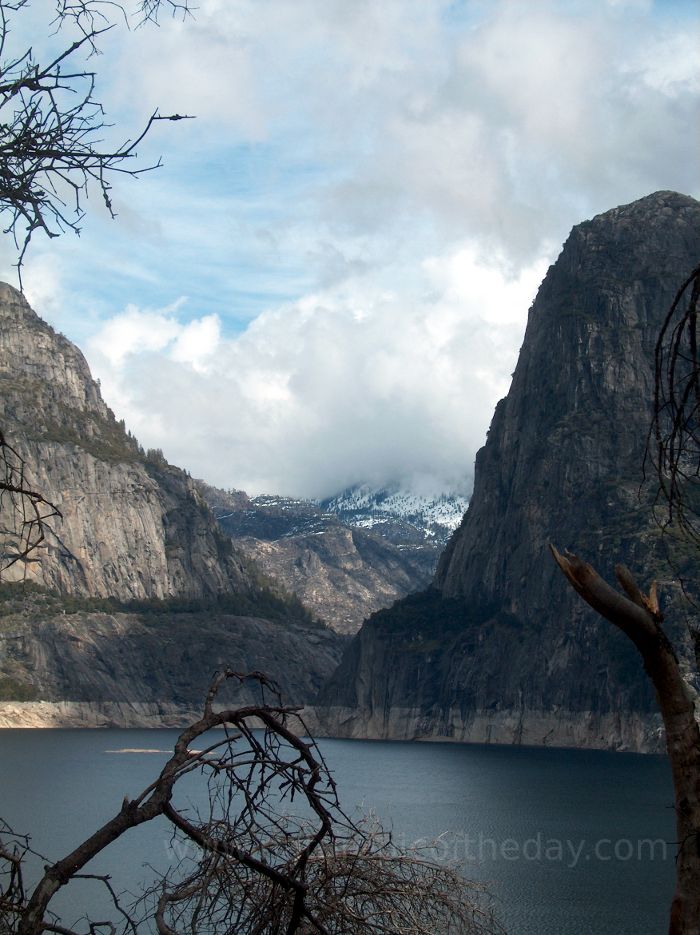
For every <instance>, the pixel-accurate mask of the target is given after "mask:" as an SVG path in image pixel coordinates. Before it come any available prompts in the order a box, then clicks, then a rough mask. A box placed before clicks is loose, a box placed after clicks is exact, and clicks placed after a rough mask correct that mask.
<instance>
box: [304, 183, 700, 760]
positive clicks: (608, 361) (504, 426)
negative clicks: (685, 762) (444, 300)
mask: <svg viewBox="0 0 700 935" xmlns="http://www.w3.org/2000/svg"><path fill="white" fill-rule="evenodd" d="M699 255H700V203H698V202H696V201H695V200H693V199H692V198H689V197H685V196H683V195H679V194H676V193H672V192H658V193H656V194H654V195H650V196H648V197H646V198H643V199H641V200H640V201H637V202H634V203H633V204H630V205H626V206H623V207H619V208H616V209H614V210H612V211H608V212H607V213H605V214H602V215H599V216H597V217H595V218H594V219H593V220H591V221H587V222H585V223H583V224H579V225H578V226H576V227H575V228H574V229H573V230H572V232H571V234H570V236H569V238H568V240H567V241H566V243H565V245H564V247H563V250H562V252H561V255H560V256H559V258H558V260H557V262H556V263H555V264H554V266H552V267H551V268H550V270H549V272H548V273H547V276H546V278H545V280H544V282H543V283H542V286H541V288H540V290H539V292H538V295H537V297H536V299H535V302H534V304H533V306H532V308H531V310H530V314H529V319H528V325H527V331H526V334H525V339H524V343H523V346H522V350H521V353H520V357H519V360H518V364H517V367H516V370H515V373H514V375H513V382H512V386H511V389H510V391H509V393H508V396H507V397H506V398H505V399H503V400H501V402H500V403H499V404H498V406H497V408H496V411H495V414H494V417H493V421H492V423H491V428H490V430H489V433H488V438H487V441H486V444H485V446H484V447H483V448H482V449H481V450H480V451H479V453H478V455H477V459H476V472H475V487H474V492H473V495H472V499H471V501H470V505H469V509H468V511H467V513H466V515H465V517H464V519H463V521H462V524H461V526H460V527H459V529H458V530H457V531H456V533H455V534H454V536H453V537H452V539H451V541H450V543H449V545H448V546H447V548H446V550H445V552H444V553H443V555H442V557H441V560H440V563H439V567H438V570H437V574H436V576H435V579H434V582H433V585H432V587H431V588H430V589H428V590H427V591H424V592H423V593H421V594H419V595H416V596H413V597H409V598H406V599H405V600H404V601H400V602H398V603H397V604H396V605H395V606H394V607H393V608H391V609H389V610H385V611H381V612H379V613H377V614H375V615H374V616H373V617H372V618H371V619H370V620H369V621H367V622H366V623H365V625H364V626H363V628H362V630H361V631H360V633H359V634H358V635H357V636H356V637H355V639H354V640H353V641H352V643H351V644H350V646H349V648H348V649H347V650H346V653H345V655H344V657H343V661H342V663H341V665H340V667H339V668H338V670H337V672H336V673H335V674H334V676H333V678H332V679H331V680H330V682H329V683H328V685H327V686H326V687H325V689H324V691H323V693H322V697H321V700H322V703H323V705H324V706H325V707H324V708H322V709H319V719H320V723H319V725H318V726H319V729H322V730H325V731H327V732H329V733H333V734H336V735H349V736H370V737H392V738H402V739H406V738H424V739H427V738H441V739H455V740H473V741H485V742H489V741H493V742H503V743H527V744H553V745H575V746H590V747H610V748H626V749H637V750H649V749H658V748H659V743H660V720H659V717H658V715H657V714H656V710H655V702H654V699H653V697H652V693H651V691H650V689H649V686H648V685H647V682H646V678H645V676H644V673H643V672H642V671H641V664H640V662H639V661H638V659H637V657H636V655H635V653H634V651H633V650H632V648H631V646H629V645H627V642H626V640H625V638H624V637H623V636H622V635H621V634H619V633H617V632H616V631H614V630H613V629H612V628H611V627H610V626H608V625H606V624H604V623H602V622H601V621H600V619H599V618H597V616H596V615H595V614H594V613H593V612H592V611H589V610H588V609H587V608H586V607H585V605H583V603H582V602H581V601H580V600H579V599H578V598H577V597H576V595H575V594H574V593H573V592H572V591H571V589H570V588H568V587H567V586H566V584H565V582H564V581H563V579H562V577H561V575H560V574H559V572H558V570H557V569H556V568H555V566H554V563H553V562H552V560H551V558H550V556H549V554H548V549H547V547H548V543H549V542H554V543H556V544H557V545H558V546H560V547H570V548H571V549H572V550H575V551H576V552H577V554H579V555H581V556H582V557H585V558H587V559H588V560H589V561H593V562H594V563H595V564H596V566H597V567H598V569H599V570H600V571H601V572H603V573H606V574H607V575H608V577H612V566H613V565H614V563H616V562H618V561H623V562H625V563H626V564H628V566H629V567H630V568H631V569H632V570H633V572H634V573H635V575H636V576H637V577H638V578H639V579H640V581H642V582H644V583H645V584H648V582H649V580H650V579H651V578H652V577H659V575H661V577H662V579H663V577H664V575H666V580H665V581H663V580H662V582H661V584H662V592H663V593H664V595H665V601H666V605H667V607H668V606H669V604H670V606H671V612H670V613H668V614H667V625H668V627H669V628H670V629H671V631H672V633H673V634H675V636H676V637H678V638H679V639H680V635H681V633H682V630H683V626H682V619H681V615H680V613H675V614H674V612H673V601H674V593H675V594H676V595H677V589H675V586H674V582H673V580H672V576H670V575H669V574H668V569H667V567H666V565H665V559H664V548H663V543H662V542H661V541H660V537H659V533H658V529H657V527H656V525H655V523H654V521H653V519H652V517H651V510H650V501H651V497H652V495H653V492H652V490H651V489H648V488H647V487H644V486H642V487H641V492H640V485H641V484H642V481H643V474H642V463H643V458H644V451H645V444H646V438H647V432H648V427H649V421H650V406H651V400H652V397H653V370H652V368H653V349H654V344H655V341H656V337H657V335H658V332H659V328H660V326H661V323H662V321H663V317H664V315H665V313H666V311H667V310H668V308H669V306H670V303H671V301H672V299H673V297H674V295H675V292H676V289H677V288H678V286H679V284H680V283H681V282H682V281H683V280H684V278H685V277H686V276H687V275H688V273H689V271H690V270H691V269H692V268H693V267H694V266H695V265H696V264H697V261H698V256H699Z"/></svg>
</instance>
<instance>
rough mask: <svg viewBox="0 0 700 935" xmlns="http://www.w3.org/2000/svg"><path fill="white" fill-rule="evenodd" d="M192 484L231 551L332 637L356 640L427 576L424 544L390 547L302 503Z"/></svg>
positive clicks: (429, 559)
mask: <svg viewBox="0 0 700 935" xmlns="http://www.w3.org/2000/svg"><path fill="white" fill-rule="evenodd" d="M198 485H199V490H200V491H201V493H202V495H203V496H204V498H205V499H206V500H207V502H208V503H209V504H210V506H211V507H212V509H213V510H214V513H215V515H216V516H217V518H218V520H219V523H220V524H221V528H222V529H223V530H224V531H225V532H227V533H228V534H229V535H230V536H231V537H232V539H233V542H234V545H235V548H236V549H237V550H239V551H241V552H242V553H244V554H245V555H247V556H248V557H249V558H250V559H252V560H253V561H254V562H255V564H256V565H257V566H258V567H259V568H261V569H262V570H263V571H264V572H265V574H266V575H268V576H269V577H270V578H271V579H272V580H273V581H275V582H276V583H277V584H278V585H280V586H281V587H282V588H284V589H285V590H286V591H288V592H290V593H293V594H295V595H296V596H297V597H298V598H299V600H300V601H301V602H302V604H303V605H304V606H305V607H306V608H307V609H308V610H309V611H311V613H313V614H314V615H315V616H317V617H319V618H321V619H322V620H324V621H325V622H326V623H327V624H328V626H329V627H331V628H332V629H333V630H335V631H336V632H338V633H346V634H347V633H356V632H357V630H358V629H359V628H360V626H361V624H362V621H363V620H365V619H366V618H367V617H369V615H370V614H372V613H374V611H376V610H379V609H380V608H382V607H388V606H389V605H390V604H392V603H393V602H394V601H395V600H397V598H400V597H403V596H405V595H406V594H409V593H411V592H413V591H416V590H419V589H420V588H423V587H425V586H426V585H427V584H428V583H429V582H430V580H431V577H432V575H433V572H434V569H435V564H436V559H437V551H436V549H435V547H434V546H433V544H432V543H430V544H426V543H425V541H422V540H421V541H415V542H411V543H404V544H402V545H398V544H395V543H394V542H392V541H388V540H387V539H386V538H384V537H383V536H382V535H381V534H380V533H375V532H374V530H371V531H370V530H364V529H355V528H352V526H349V525H347V524H346V523H343V522H341V521H340V520H339V519H338V518H337V517H336V516H335V515H334V514H333V513H329V512H327V511H324V510H322V509H321V508H319V507H318V506H317V505H316V504H314V503H311V502H310V501H308V500H295V499H291V498H285V497H274V496H260V497H254V498H249V497H247V496H246V495H245V494H243V493H242V492H240V491H235V492H232V493H226V492H225V491H221V490H216V489H215V488H212V487H209V486H208V485H206V484H202V482H201V481H200V482H198Z"/></svg>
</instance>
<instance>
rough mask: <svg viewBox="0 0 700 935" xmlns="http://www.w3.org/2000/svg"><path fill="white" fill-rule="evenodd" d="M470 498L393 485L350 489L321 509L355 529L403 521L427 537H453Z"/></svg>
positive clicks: (364, 485)
mask: <svg viewBox="0 0 700 935" xmlns="http://www.w3.org/2000/svg"><path fill="white" fill-rule="evenodd" d="M468 505H469V498H468V497H467V496H466V495H465V494H461V493H440V494H434V495H425V494H419V493H416V492H414V491H411V490H406V489H403V488H401V487H400V486H399V485H390V486H385V487H381V488H376V487H371V486H370V485H369V484H359V485H357V486H355V487H350V488H348V489H347V490H344V491H343V492H342V493H339V494H337V495H336V496H334V497H329V498H328V499H326V500H320V501H319V506H321V508H322V509H323V510H325V511H327V512H330V513H335V514H336V515H337V516H339V517H340V518H341V519H342V520H344V521H345V522H349V523H351V524H352V525H353V526H363V527H371V526H376V525H378V524H384V523H386V522H387V521H392V520H403V521H404V522H407V523H410V524H411V525H413V526H416V527H418V528H419V529H421V530H422V531H423V533H424V535H425V536H426V537H429V538H432V537H434V536H436V537H438V538H443V537H446V536H449V534H450V533H452V532H453V531H454V530H455V529H456V528H457V526H459V524H460V522H461V521H462V517H463V515H464V513H465V511H466V509H467V506H468Z"/></svg>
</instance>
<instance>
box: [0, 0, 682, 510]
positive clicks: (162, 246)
mask: <svg viewBox="0 0 700 935" xmlns="http://www.w3.org/2000/svg"><path fill="white" fill-rule="evenodd" d="M53 5H54V4H53V3H52V2H51V0H34V3H33V4H32V5H31V7H30V8H29V9H28V10H26V11H23V12H22V13H20V14H17V16H16V19H15V21H14V22H13V24H12V27H13V28H12V33H11V35H10V39H11V41H12V42H13V43H14V44H15V48H17V49H19V48H20V47H22V46H23V44H24V45H28V44H30V43H31V44H32V45H33V46H34V48H35V49H36V50H41V49H42V48H49V47H51V44H52V43H53V44H54V47H55V44H56V43H64V44H65V42H64V40H65V39H70V38H71V36H70V32H69V31H64V32H63V33H60V34H59V35H58V36H56V35H53V36H51V35H49V34H50V32H51V30H50V29H49V28H48V26H47V24H48V22H49V20H50V18H51V10H52V8H53ZM101 53H102V54H100V55H99V56H94V57H93V58H91V59H90V60H89V62H88V63H87V67H89V68H92V69H94V70H95V72H96V74H97V85H96V97H97V99H98V100H100V101H101V102H102V103H103V104H104V107H105V111H106V113H107V115H108V118H109V122H110V123H112V124H114V126H113V127H112V129H110V130H108V131H107V133H108V134H112V136H113V138H114V139H116V138H117V137H119V136H121V138H133V137H135V136H137V135H138V133H139V131H140V129H141V127H142V126H143V125H144V123H145V121H146V120H147V119H148V117H149V116H150V114H151V113H152V112H153V111H154V110H155V109H156V108H159V109H160V112H161V113H162V114H168V113H180V114H183V113H186V114H191V115H193V116H194V117H195V119H193V120H190V121H181V122H178V123H172V124H171V123H163V124H158V125H157V126H156V127H155V128H154V130H153V131H152V132H151V133H150V134H149V136H148V137H147V138H146V140H145V141H144V142H143V144H142V145H140V146H139V156H140V159H141V164H142V165H149V164H152V163H154V162H156V161H157V160H158V158H159V157H160V156H161V155H162V157H163V166H162V167H161V168H159V169H158V170H157V171H154V172H150V173H146V174H144V175H142V176H141V177H140V178H139V179H138V180H134V179H129V178H120V179H116V180H115V182H114V190H113V194H114V199H113V200H114V204H115V207H116V210H117V213H118V217H117V219H116V220H111V219H110V218H109V217H108V215H107V213H106V211H105V209H104V208H103V207H102V206H101V205H100V202H99V198H98V197H93V198H92V199H91V201H90V202H89V204H88V210H87V214H86V217H85V219H84V221H83V223H82V233H81V235H80V237H75V236H73V235H72V234H70V233H67V234H65V235H64V236H62V237H60V238H57V239H52V240H49V239H48V238H45V237H41V236H39V235H37V236H36V237H35V239H34V242H33V244H32V247H31V249H30V252H29V254H28V256H27V259H26V263H25V268H24V272H23V283H24V288H25V292H26V295H27V297H28V299H29V301H30V303H31V304H32V306H33V307H34V309H35V310H36V311H37V312H38V313H39V314H40V315H41V316H42V317H43V318H45V319H46V320H47V321H49V322H50V323H51V324H52V325H53V326H54V327H55V328H57V329H58V330H60V331H61V332H63V333H64V334H66V335H67V336H68V337H69V338H70V339H71V340H73V341H75V342H76V343H77V344H78V345H79V346H80V348H81V349H82V350H83V352H84V353H85V355H86V357H87V359H88V362H89V364H90V366H91V368H92V371H93V375H94V376H95V377H96V378H99V379H100V382H101V387H102V392H103V395H104V397H105V399H106V401H107V403H108V404H109V405H110V406H111V407H112V409H113V410H114V412H115V414H116V415H117V417H118V418H124V419H125V421H126V424H127V426H128V427H129V428H130V429H131V431H132V432H133V433H134V434H135V435H136V436H137V438H138V439H139V440H140V442H141V443H142V444H143V445H144V447H147V448H161V449H163V451H164V453H165V455H166V457H167V458H168V459H169V460H170V461H171V462H172V463H174V464H178V465H179V466H181V467H183V468H186V469H187V470H189V471H190V472H191V473H192V474H193V475H194V476H197V477H202V478H204V479H206V480H207V481H209V482H210V483H213V484H216V485H218V486H221V487H225V488H236V489H243V490H246V491H248V492H249V493H251V494H257V493H262V492H267V493H280V494H286V495H298V496H307V497H324V496H328V495H331V494H333V493H335V492H337V491H339V490H342V489H343V488H345V487H347V486H350V485H352V484H356V483H364V482H367V483H371V484H377V485H381V484H384V483H387V482H391V481H396V482H400V483H402V484H404V485H406V486H410V487H412V488H413V489H414V490H417V491H421V492H436V491H441V490H460V491H462V492H469V490H470V488H471V484H472V479H473V463H474V456H475V453H476V451H477V450H478V448H479V447H480V446H481V445H482V444H483V442H484V439H485V436H486V431H487V429H488V425H489V422H490V419H491V416H492V413H493V409H494V406H495V403H496V402H497V400H498V399H499V398H500V397H502V396H503V395H505V393H506V392H507V390H508V386H509V382H510V377H511V374H512V371H513V369H514V367H515V363H516V360H517V354H518V350H519V347H520V344H521V343H522V338H523V334H524V329H525V324H526V320H527V313H528V309H529V307H530V305H531V303H532V301H533V299H534V297H535V295H536V292H537V288H538V286H539V284H540V282H541V280H542V278H543V277H544V275H545V273H546V270H547V268H548V266H549V265H550V264H551V263H553V262H554V261H555V259H556V257H557V255H558V253H559V251H560V249H561V245H562V243H563V241H564V240H565V239H566V237H567V235H568V232H569V230H570V229H571V227H572V226H573V225H574V224H576V223H579V222H580V221H583V220H585V219H587V218H590V217H592V216H594V215H595V214H598V213H600V212H602V211H605V210H608V209H609V208H612V207H614V206H616V205H619V204H625V203H628V202H630V201H633V200H635V199H636V198H640V197H642V196H644V195H647V194H649V193H650V192H653V191H657V190H660V189H674V190H677V191H681V192H684V193H686V194H690V195H693V196H695V197H700V140H699V138H698V133H699V131H698V127H699V126H700V103H699V101H700V3H698V2H697V0H693V2H689V0H684V2H681V0H679V2H673V0H664V2H657V3H653V2H651V0H559V2H555V0H541V2H539V0H527V2H526V0H488V2H487V0H453V2H447V0H200V2H199V4H198V9H197V11H196V13H195V15H194V17H193V18H189V19H186V20H185V21H182V20H181V19H178V18H172V17H169V16H164V17H163V18H162V19H161V23H160V25H159V26H146V27H143V28H132V29H127V28H125V26H124V23H123V22H122V21H118V22H117V23H116V25H115V28H114V29H112V30H111V31H110V32H109V33H107V34H105V35H104V36H103V37H102V40H101ZM5 54H6V55H7V54H9V52H8V49H6V52H5ZM95 194H96V193H95ZM15 262H16V254H15V252H14V250H13V244H12V240H11V238H10V237H9V236H8V235H5V237H4V238H2V239H1V240H0V277H1V278H3V279H5V280H6V281H8V282H11V283H13V284H16V283H17V277H16V271H15V270H14V269H13V263H15Z"/></svg>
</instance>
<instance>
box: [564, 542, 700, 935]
mask: <svg viewBox="0 0 700 935" xmlns="http://www.w3.org/2000/svg"><path fill="white" fill-rule="evenodd" d="M550 548H551V550H552V554H553V555H554V558H555V560H556V562H557V564H558V565H559V568H560V569H561V570H562V572H563V573H564V575H565V576H566V578H567V580H568V581H569V583H570V584H571V586H572V587H573V588H574V589H575V590H576V591H577V592H578V593H579V594H580V595H581V597H582V598H583V599H584V600H585V601H586V602H587V603H588V604H590V606H591V607H592V608H593V609H594V610H596V611H597V612H598V613H599V614H601V616H603V617H605V618H606V620H609V621H610V622H611V623H613V624H614V625H615V626H616V627H618V628H619V629H620V630H622V632H623V633H625V635H626V636H628V637H629V639H631V640H632V642H633V643H634V645H635V646H636V647H637V649H638V651H639V653H640V655H641V657H642V660H643V662H644V668H645V670H646V672H647V675H648V676H649V678H650V679H651V681H652V683H653V685H654V688H655V689H656V697H657V700H658V703H659V708H660V709H661V714H662V717H663V721H664V727H665V729H666V748H667V750H668V756H669V760H670V762H671V770H672V773H673V784H674V789H675V810H676V829H677V834H678V844H677V846H678V853H677V856H676V891H675V893H674V896H673V902H672V904H671V918H670V924H669V935H700V726H699V725H698V721H697V718H696V705H697V703H698V697H697V694H696V692H695V691H694V689H693V688H692V686H691V685H690V684H689V683H688V682H687V681H686V680H685V678H684V677H683V673H682V672H681V668H680V664H679V661H678V657H677V655H676V652H675V650H674V648H673V646H672V645H671V642H670V641H669V639H668V637H667V636H666V634H665V633H664V630H663V628H662V626H661V623H662V620H663V615H662V614H661V612H660V610H659V604H658V600H657V597H656V587H655V585H652V587H651V591H650V593H649V595H648V596H647V595H645V594H643V593H642V592H641V591H640V590H639V588H638V587H637V585H636V584H635V582H634V579H633V578H632V576H631V575H630V573H629V571H628V570H627V569H626V568H625V567H624V566H623V565H618V566H617V567H616V569H615V573H616V575H617V579H618V581H619V583H620V585H621V587H622V588H623V590H624V591H625V592H626V593H625V595H623V594H620V593H619V592H618V591H616V590H615V589H614V588H612V587H610V585H609V584H607V582H606V581H604V580H603V579H602V578H601V577H600V575H599V574H598V573H597V572H596V571H595V569H594V568H593V567H592V566H591V565H589V564H587V563H586V562H584V561H582V560H581V559H579V558H577V557H576V556H575V555H571V554H570V553H567V554H566V555H561V554H560V553H559V552H558V551H557V550H556V549H555V548H554V546H550Z"/></svg>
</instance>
